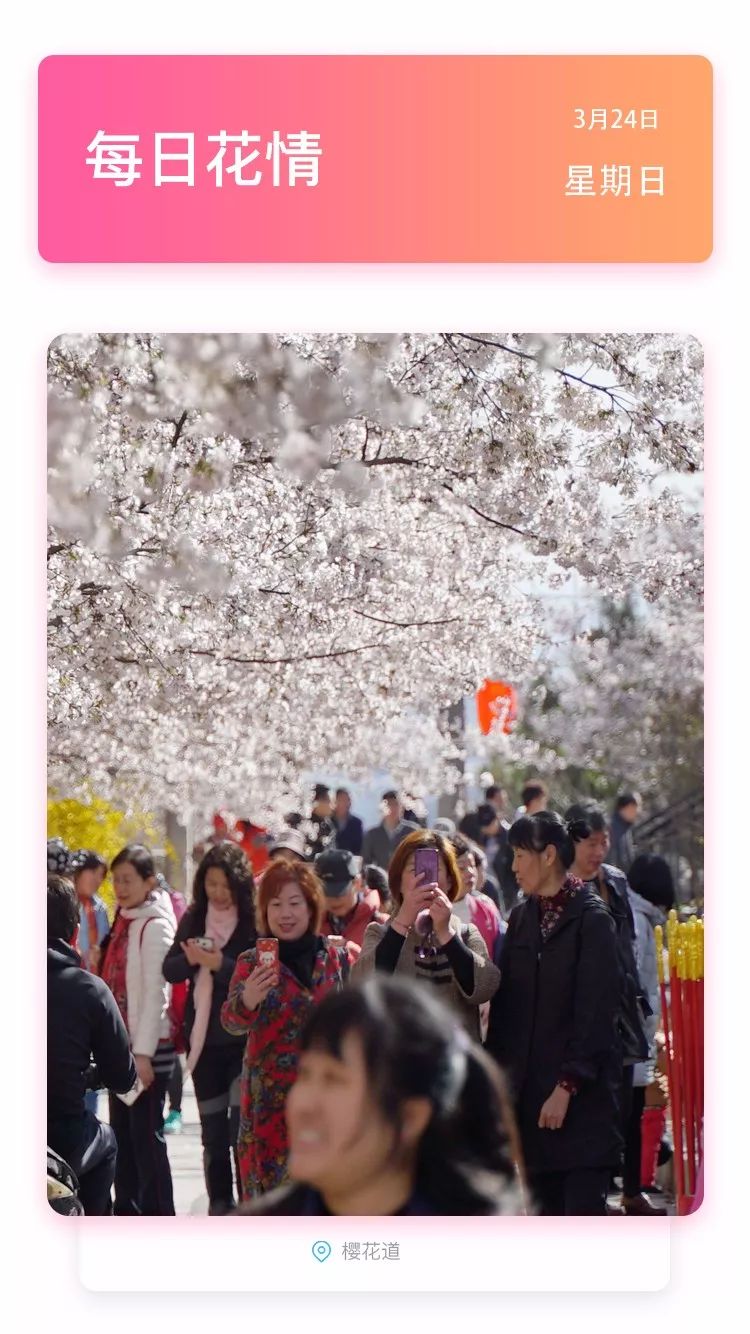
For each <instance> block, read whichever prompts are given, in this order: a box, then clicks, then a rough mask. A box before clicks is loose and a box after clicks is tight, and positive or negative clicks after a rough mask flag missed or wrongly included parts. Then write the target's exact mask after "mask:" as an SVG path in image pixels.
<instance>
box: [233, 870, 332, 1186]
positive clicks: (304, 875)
mask: <svg viewBox="0 0 750 1334" xmlns="http://www.w3.org/2000/svg"><path fill="white" fill-rule="evenodd" d="M324 913H325V896H324V894H323V887H322V885H321V883H320V881H319V880H318V877H317V876H316V875H315V873H314V872H313V870H312V868H311V867H310V866H309V865H307V864H306V863H304V862H292V861H286V860H285V859H284V858H279V859H277V860H276V861H274V862H272V863H271V865H270V866H269V867H268V869H267V870H266V871H264V873H263V878H262V880H261V881H260V884H259V885H258V889H257V896H256V906H255V924H256V927H257V930H258V940H257V942H256V945H255V946H254V947H253V948H252V949H250V950H246V951H245V952H244V953H243V954H241V955H240V956H239V958H238V960H237V964H236V966H235V969H234V972H233V974H232V979H231V981H230V984H229V994H228V996H227V999H226V1001H225V1002H224V1005H223V1006H222V1011H221V1022H222V1024H223V1026H224V1028H225V1029H226V1031H227V1033H229V1034H231V1035H232V1036H233V1037H241V1038H244V1039H245V1040H246V1041H245V1052H244V1059H243V1067H242V1085H241V1094H240V1130H239V1140H238V1157H239V1164H240V1177H241V1182H242V1194H243V1197H244V1198H248V1197H251V1196H258V1195H262V1194H263V1193H264V1192H266V1191H269V1190H272V1189H273V1188H274V1187H275V1186H278V1185H281V1183H282V1182H283V1181H284V1180H285V1179H286V1176H287V1154H288V1141H287V1130H286V1122H285V1118H284V1104H285V1101H286V1096H287V1093H288V1092H289V1089H290V1088H291V1087H292V1085H293V1084H294V1080H295V1078H296V1074H297V1061H298V1056H299V1041H300V1036H301V1033H302V1029H303V1027H304V1024H305V1021H306V1020H307V1018H308V1015H309V1014H310V1011H311V1010H312V1009H313V1007H314V1006H315V1005H317V1004H318V1003H319V1001H321V1000H322V999H323V997H324V996H326V995H327V994H328V993H329V992H330V991H333V990H336V989H338V988H340V987H342V986H343V985H344V983H345V981H346V980H347V978H348V976H349V956H348V953H347V949H346V945H345V943H344V941H343V939H342V938H341V937H326V936H322V935H321V934H320V927H321V923H322V920H323V915H324Z"/></svg>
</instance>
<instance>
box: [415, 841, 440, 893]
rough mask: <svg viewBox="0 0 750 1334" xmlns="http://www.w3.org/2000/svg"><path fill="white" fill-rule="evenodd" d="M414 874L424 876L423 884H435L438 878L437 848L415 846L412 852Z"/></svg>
mask: <svg viewBox="0 0 750 1334" xmlns="http://www.w3.org/2000/svg"><path fill="white" fill-rule="evenodd" d="M414 874H415V875H417V876H419V875H422V876H424V880H423V881H422V884H423V885H436V884H437V878H438V852H437V848H417V849H416V850H415V852H414Z"/></svg>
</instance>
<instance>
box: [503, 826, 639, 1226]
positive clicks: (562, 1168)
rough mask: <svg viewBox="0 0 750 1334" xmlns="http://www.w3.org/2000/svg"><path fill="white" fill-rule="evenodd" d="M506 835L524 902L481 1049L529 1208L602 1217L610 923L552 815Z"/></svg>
mask: <svg viewBox="0 0 750 1334" xmlns="http://www.w3.org/2000/svg"><path fill="white" fill-rule="evenodd" d="M573 833H575V830H573ZM508 837H509V842H510V845H511V847H512V848H513V870H514V873H515V875H516V878H517V880H518V885H519V888H520V890H521V892H522V893H523V895H524V899H523V902H522V903H520V904H519V905H518V906H517V907H516V908H514V909H513V912H512V913H511V916H510V922H509V924H508V931H507V934H506V936H505V940H504V942H503V949H502V955H501V959H500V967H501V972H502V977H501V982H500V988H499V990H498V991H497V993H496V994H495V996H494V998H493V1000H492V1002H491V1006H490V1024H489V1032H488V1035H487V1048H488V1050H489V1051H491V1052H492V1054H493V1056H495V1058H496V1060H497V1061H499V1063H500V1065H501V1066H503V1067H504V1069H505V1071H506V1075H507V1076H508V1078H509V1080H510V1084H511V1091H512V1094H513V1097H514V1100H515V1104H516V1111H517V1115H518V1121H519V1128H520V1132H521V1143H522V1147H523V1154H524V1159H525V1163H526V1169H527V1173H528V1178H529V1189H530V1192H531V1195H532V1198H533V1199H534V1200H535V1202H536V1207H537V1209H538V1211H539V1212H540V1213H542V1214H547V1215H579V1216H580V1215H595V1214H604V1213H605V1212H606V1201H607V1189H608V1185H609V1180H610V1175H611V1171H612V1169H613V1167H615V1165H616V1164H617V1162H618V1160H619V1154H620V1149H621V1145H622V1139H621V1135H620V1128H619V1103H618V1094H619V1084H620V1074H621V1067H622V1056H621V1053H620V1048H619V1036H618V1030H617V1022H616V1020H617V1011H618V1005H619V1001H620V994H621V979H620V964H619V961H618V954H617V943H616V938H615V925H614V921H613V918H612V915H611V913H610V911H609V909H608V908H607V907H606V905H605V904H604V903H603V902H602V900H601V899H600V898H599V896H598V895H597V894H595V893H594V891H593V890H592V889H590V888H589V887H587V886H585V885H584V884H583V883H582V882H581V881H580V880H577V879H575V878H574V877H573V876H571V875H569V873H568V872H569V868H570V866H571V865H572V864H573V860H574V856H575V847H574V842H573V838H572V837H571V830H570V829H569V827H568V826H567V825H565V824H564V823H563V821H562V820H561V819H560V817H559V816H558V815H554V814H552V813H551V812H549V811H542V812H540V813H538V814H537V815H530V816H522V817H521V819H519V820H516V822H515V824H514V825H513V826H512V828H511V830H510V833H509V836H508Z"/></svg>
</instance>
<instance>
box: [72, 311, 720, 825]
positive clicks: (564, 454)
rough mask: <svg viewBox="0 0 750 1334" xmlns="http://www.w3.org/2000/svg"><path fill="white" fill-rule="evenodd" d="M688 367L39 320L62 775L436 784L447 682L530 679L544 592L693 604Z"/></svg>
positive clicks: (452, 755)
mask: <svg viewBox="0 0 750 1334" xmlns="http://www.w3.org/2000/svg"><path fill="white" fill-rule="evenodd" d="M701 374H702V372H701V349H700V347H699V345H698V344H697V343H695V342H694V341H693V340H689V339H683V338H679V337H670V336H666V335H601V336H589V335H575V336H573V335H565V336H562V337H558V338H553V337H532V336H529V335H525V334H502V335H495V334H475V333H463V334H461V333H455V334H419V335H403V336H395V335H394V336H391V335H387V336H381V335H371V336H367V335H325V334H324V335H320V336H312V335H299V336H292V335H273V336H259V335H236V336H235V335H186V334H179V335H163V336H155V335H99V336H83V337H63V338H59V339H57V340H56V341H55V343H54V344H53V345H52V347H51V348H50V354H49V477H50V484H49V522H50V532H49V545H48V552H47V555H48V573H49V580H48V586H49V644H50V653H49V661H50V673H49V756H50V781H51V783H52V784H53V786H55V787H57V788H59V789H60V790H63V791H65V792H75V791H76V790H78V789H80V788H81V786H82V785H83V784H84V783H87V782H90V783H92V784H94V786H95V787H96V789H97V791H99V792H100V793H102V795H104V796H112V797H114V796H117V797H118V799H122V794H123V793H126V792H128V793H131V794H132V793H137V794H138V800H151V801H154V802H157V801H158V802H159V803H161V804H171V805H173V806H174V807H175V808H177V809H186V808H188V807H190V808H192V809H205V808H207V807H208V806H210V805H213V804H219V803H227V804H229V805H231V806H232V807H234V808H239V809H243V810H246V811H248V812H249V813H254V814H255V815H256V816H258V817H261V818H272V817H274V816H275V815H278V813H279V811H280V810H282V809H284V808H287V807H288V803H289V800H290V798H293V797H294V796H295V795H296V794H297V793H298V788H299V774H300V772H301V771H303V770H305V769H311V768H317V767H320V768H321V769H325V770H326V771H334V770H336V771H341V772H346V773H348V774H349V775H350V776H351V777H352V778H354V777H357V776H364V775H366V774H367V772H368V771H369V770H370V769H372V768H373V767H380V766H383V765H384V766H385V767H387V768H388V769H389V770H390V771H391V772H392V773H393V775H394V777H395V778H396V779H397V780H398V781H401V782H403V783H404V784H405V785H407V786H409V787H411V788H416V787H421V788H429V789H432V790H441V789H442V788H444V787H445V784H446V783H448V782H449V781H454V779H455V773H456V770H455V760H456V745H455V742H454V741H453V740H451V738H450V737H449V736H448V735H447V734H446V729H445V727H444V725H443V722H442V720H443V719H444V717H445V710H446V709H447V708H448V706H449V705H450V704H451V703H453V702H454V701H455V700H457V699H459V698H461V697H462V696H464V695H466V694H471V693H472V692H473V691H474V690H475V689H476V688H477V686H478V685H479V684H480V683H481V681H482V680H483V679H484V677H485V676H492V675H495V674H501V675H503V676H504V677H505V678H506V679H510V680H513V681H514V682H516V683H517V684H518V685H519V687H520V688H521V689H523V687H524V686H525V685H527V684H528V683H530V682H532V681H533V680H534V679H535V678H537V677H538V675H539V664H540V661H542V660H543V658H544V655H545V652H546V643H547V636H548V633H549V626H548V618H547V617H545V615H544V614H543V611H542V607H543V600H542V599H541V596H540V594H541V592H542V590H545V591H548V590H550V589H554V588H559V587H563V586H565V584H566V581H568V580H569V579H570V578H571V577H575V578H576V579H578V580H579V581H581V583H582V584H583V585H586V586H591V587H595V588H596V589H597V590H598V591H599V592H600V593H601V594H602V595H605V596H606V595H609V596H618V595H621V594H622V592H623V590H630V589H633V590H637V593H638V596H639V597H640V598H641V599H643V601H644V604H647V605H648V606H649V607H650V608H652V609H653V616H654V617H657V616H667V615H668V616H671V617H672V618H675V617H677V619H678V620H679V616H680V615H681V614H682V612H681V611H679V610H678V609H684V611H685V625H686V626H687V624H688V619H689V620H690V625H691V627H694V626H695V623H696V619H695V618H696V617H697V616H698V615H699V608H700V596H701V594H700V586H701V569H702V564H701V555H700V532H701V522H700V512H699V510H698V509H697V507H696V505H695V502H694V498H693V492H692V490H691V488H692V487H694V484H695V480H696V477H697V476H698V475H699V474H700V470H701V467H702V444H701V440H702V436H701V423H702V409H701V393H702V379H701ZM656 623H657V622H656V620H654V622H653V624H654V626H655V625H656ZM670 653H671V651H670ZM672 656H673V655H672ZM672 656H670V654H667V655H666V657H665V663H666V661H667V658H669V665H670V670H671V666H672ZM598 707H599V705H597V708H598ZM593 716H594V715H593V713H592V717H593ZM584 735H585V733H581V736H582V738H583V737H584Z"/></svg>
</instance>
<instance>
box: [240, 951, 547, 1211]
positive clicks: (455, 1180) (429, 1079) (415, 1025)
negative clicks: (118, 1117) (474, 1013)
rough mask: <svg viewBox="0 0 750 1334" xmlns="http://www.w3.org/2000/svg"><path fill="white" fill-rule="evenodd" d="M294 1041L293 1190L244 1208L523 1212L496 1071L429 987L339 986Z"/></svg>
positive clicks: (289, 1115)
mask: <svg viewBox="0 0 750 1334" xmlns="http://www.w3.org/2000/svg"><path fill="white" fill-rule="evenodd" d="M300 1045H301V1054H300V1061H299V1073H298V1076H297V1080H296V1083H295V1085H294V1087H293V1089H292V1090H291V1092H290V1094H289V1097H288V1098H287V1104H286V1120H287V1125H288V1130H289V1143H290V1155H289V1176H290V1178H291V1180H290V1183H289V1184H288V1185H285V1186H282V1187H280V1188H279V1189H278V1190H275V1191H273V1192H272V1193H271V1194H270V1195H266V1196H264V1197H263V1199H261V1200H259V1201H257V1202H254V1203H252V1204H249V1205H243V1207H242V1208H241V1210H240V1212H241V1213H250V1214H298V1215H303V1214H318V1215H330V1214H334V1215H346V1216H357V1215H359V1216H363V1215H368V1216H373V1217H375V1216H385V1215H419V1216H428V1215H446V1214H447V1215H451V1216H453V1215H491V1214H518V1213H522V1212H524V1208H523V1197H522V1191H521V1187H520V1180H519V1174H518V1156H517V1139H516V1136H515V1127H514V1124H513V1116H512V1112H511V1111H510V1105H509V1101H508V1099H507V1096H506V1095H505V1091H504V1086H503V1081H502V1077H501V1075H500V1071H499V1070H498V1069H497V1067H496V1066H495V1064H494V1062H493V1061H491V1060H490V1058H489V1057H488V1056H486V1055H485V1054H484V1053H483V1051H482V1049H481V1047H478V1046H477V1045H476V1044H475V1043H473V1042H472V1041H471V1040H470V1039H469V1038H468V1037H467V1035H466V1033H465V1031H464V1029H463V1027H462V1026H461V1025H460V1024H459V1023H458V1022H457V1021H453V1022H450V1021H449V1022H448V1023H446V1012H445V1008H444V1007H443V1006H442V1005H441V1004H440V1002H439V1001H437V1000H435V998H434V997H433V996H432V994H431V992H430V991H429V990H428V989H427V988H426V987H422V986H419V985H418V984H417V983H415V982H405V981H398V980H396V979H395V978H391V977H383V976H377V977H374V978H370V979H369V980H368V981H367V982H365V984H364V985H363V986H361V987H346V988H345V989H344V990H343V991H341V992H336V993H334V994H332V995H329V996H327V997H326V999H325V1000H324V1001H322V1002H321V1004H320V1005H318V1006H316V1007H315V1009H314V1010H313V1011H312V1012H311V1014H310V1016H309V1018H308V1021H307V1024H306V1026H305V1030H304V1033H303V1035H302V1039H301V1044H300Z"/></svg>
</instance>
